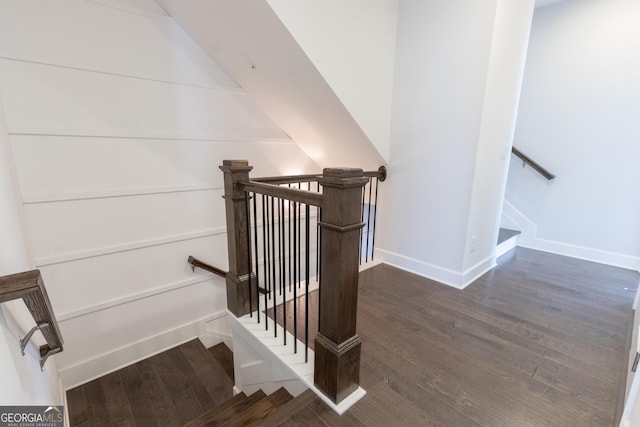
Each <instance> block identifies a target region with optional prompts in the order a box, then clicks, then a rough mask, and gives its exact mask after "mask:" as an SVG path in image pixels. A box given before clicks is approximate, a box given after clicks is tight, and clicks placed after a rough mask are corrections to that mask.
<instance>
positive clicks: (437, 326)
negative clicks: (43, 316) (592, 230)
mask: <svg viewBox="0 0 640 427" xmlns="http://www.w3.org/2000/svg"><path fill="white" fill-rule="evenodd" d="M638 280H639V275H638V273H636V272H632V271H628V270H622V269H618V268H613V267H608V266H604V265H600V264H595V263H590V262H585V261H579V260H575V259H571V258H565V257H560V256H555V255H551V254H546V253H542V252H536V251H532V250H527V249H521V248H517V249H515V250H514V251H512V252H510V253H508V254H506V255H504V256H503V257H501V258H500V259H499V262H498V266H497V267H496V268H495V269H494V270H493V271H491V272H489V273H487V274H485V275H484V276H482V277H481V278H480V279H478V280H477V281H476V282H475V283H473V284H472V285H470V286H468V287H467V288H466V289H465V290H462V291H460V290H456V289H453V288H451V287H447V286H444V285H441V284H438V283H436V282H433V281H430V280H427V279H424V278H422V277H419V276H416V275H413V274H410V273H407V272H404V271H401V270H398V269H395V268H393V267H390V266H387V265H379V266H376V267H373V268H371V269H369V270H366V271H364V272H362V273H360V291H359V308H358V332H359V334H360V336H361V338H362V361H361V370H360V383H361V385H362V387H363V388H364V389H365V390H366V391H367V394H366V395H365V397H364V398H363V399H361V400H360V401H359V402H358V403H356V404H355V405H354V406H353V407H352V408H351V409H350V410H349V411H347V412H346V413H345V414H344V415H342V416H338V415H337V414H336V413H334V412H333V411H332V410H331V409H329V408H328V407H327V406H326V405H324V404H323V403H322V401H321V400H320V399H319V398H317V397H314V396H309V395H308V394H307V395H306V396H305V398H304V400H302V401H295V400H294V401H291V402H290V404H289V405H290V406H287V408H295V410H293V409H291V414H290V415H289V416H287V413H286V410H287V409H281V410H280V411H279V412H278V415H277V418H276V419H272V420H271V421H269V422H266V423H265V424H264V425H282V426H385V427H387V426H399V425H406V426H452V427H472V426H487V427H500V426H503V427H514V426H539V427H549V426H559V427H581V426H597V427H605V426H614V425H616V424H615V421H614V419H615V417H616V413H617V411H618V410H619V405H620V401H621V396H620V394H621V390H623V389H624V384H623V381H624V376H625V375H626V374H625V372H626V364H625V360H626V352H627V348H626V347H627V346H628V342H627V336H628V334H629V330H630V322H631V314H632V311H631V304H632V302H633V298H634V293H633V292H629V291H626V290H625V288H632V289H635V288H636V287H637V284H638ZM309 306H310V309H309V315H310V317H311V318H312V321H311V325H312V326H313V325H317V308H316V307H317V299H316V298H315V295H312V296H311V297H310V298H309ZM300 307H304V304H301V305H300ZM301 311H302V310H301ZM300 314H301V315H302V314H303V313H300ZM289 316H291V313H289ZM278 317H279V318H280V319H282V315H281V314H279V316H278ZM292 324H293V323H292V317H289V320H288V326H289V327H291V325H292ZM303 331H304V328H299V336H303V334H304V332H303ZM314 337H315V331H314V330H311V331H310V342H311V343H312V342H313V338H314ZM205 353H206V351H205ZM205 359H206V358H204V356H203V354H202V350H201V349H197V348H196V346H193V345H192V346H187V348H183V346H181V347H178V348H176V349H172V350H169V351H167V352H165V353H162V354H160V355H157V356H154V357H152V358H150V359H147V360H145V361H143V362H140V363H138V364H135V365H132V366H129V367H127V368H124V369H122V370H120V371H118V372H115V373H112V374H109V375H107V376H105V377H103V378H100V379H98V380H95V381H92V382H90V383H88V384H85V385H84V386H81V387H78V388H76V389H73V390H70V391H69V392H68V404H69V409H70V418H71V425H72V426H75V425H83V426H88V425H101V424H104V425H139V426H147V425H149V426H151V425H181V424H184V423H185V422H186V421H188V420H189V419H190V417H193V416H194V414H197V413H198V411H202V410H204V407H205V406H207V405H210V404H212V402H214V403H216V404H217V403H219V402H222V401H224V400H225V399H228V398H229V397H230V396H231V386H232V384H231V382H230V381H229V382H228V383H225V386H224V387H221V388H219V389H218V388H211V387H210V386H207V384H208V383H207V381H206V378H208V377H209V378H213V377H215V376H226V374H225V372H228V371H229V368H230V367H229V362H228V361H227V362H224V363H223V364H222V365H227V366H226V367H222V366H221V365H220V366H219V367H215V366H214V367H211V366H210V364H209V363H204V360H205ZM227 360H228V356H227ZM231 368H232V366H231ZM176 369H178V370H177V371H176ZM208 387H209V388H208ZM622 392H623V391H622ZM149 404H151V406H149ZM283 411H284V412H283ZM92 416H95V417H97V418H91V417H92ZM88 419H92V420H95V419H97V420H99V421H98V422H88V421H87V420H88Z"/></svg>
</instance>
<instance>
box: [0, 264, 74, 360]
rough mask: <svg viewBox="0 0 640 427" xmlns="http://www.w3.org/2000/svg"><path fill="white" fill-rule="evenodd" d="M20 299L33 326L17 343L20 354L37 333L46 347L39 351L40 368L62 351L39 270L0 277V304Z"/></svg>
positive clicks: (60, 338)
mask: <svg viewBox="0 0 640 427" xmlns="http://www.w3.org/2000/svg"><path fill="white" fill-rule="evenodd" d="M20 298H21V299H22V300H23V301H24V303H25V305H26V306H27V309H28V310H29V312H30V313H31V316H32V317H33V320H34V321H35V322H36V325H35V326H34V327H33V328H32V329H31V331H29V332H28V333H27V334H26V335H25V337H24V338H22V340H21V341H20V345H21V349H22V353H23V354H24V349H25V347H26V345H27V343H28V342H29V340H30V339H31V336H32V335H33V333H34V332H35V331H36V330H40V332H41V333H42V336H43V337H44V339H45V341H46V344H44V345H42V346H41V347H40V368H41V369H42V368H43V367H44V364H45V363H46V361H47V358H49V356H51V355H53V354H56V353H60V352H61V351H62V348H63V346H62V345H63V340H62V334H61V333H60V328H59V327H58V322H57V321H56V318H55V316H54V314H53V308H52V307H51V301H50V300H49V296H48V295H47V290H46V288H45V286H44V281H43V279H42V275H41V274H40V270H31V271H26V272H24V273H17V274H11V275H8V276H2V277H0V303H3V302H7V301H12V300H16V299H20Z"/></svg>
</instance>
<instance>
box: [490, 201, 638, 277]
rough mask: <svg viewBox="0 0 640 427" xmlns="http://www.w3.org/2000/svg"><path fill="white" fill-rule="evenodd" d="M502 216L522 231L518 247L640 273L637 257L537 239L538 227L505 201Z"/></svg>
mask: <svg viewBox="0 0 640 427" xmlns="http://www.w3.org/2000/svg"><path fill="white" fill-rule="evenodd" d="M502 214H503V216H504V217H506V218H507V219H508V220H509V221H511V222H514V223H516V224H517V225H518V227H519V228H520V229H521V230H522V234H521V235H520V236H519V238H518V246H521V247H523V248H529V249H535V250H538V251H543V252H549V253H553V254H556V255H563V256H568V257H571V258H577V259H582V260H585V261H592V262H597V263H600V264H607V265H611V266H613V267H620V268H626V269H629V270H637V271H640V257H637V256H632V255H626V254H621V253H616V252H610V251H604V250H601V249H596V248H589V247H586V246H579V245H573V244H570V243H564V242H558V241H554V240H547V239H541V238H539V237H538V235H537V234H538V227H537V226H536V225H535V224H534V223H533V222H532V221H531V220H530V219H529V218H528V217H527V216H526V215H524V214H523V213H522V212H520V211H519V210H518V209H517V208H516V207H515V206H513V205H512V204H511V203H509V202H508V201H507V200H505V201H504V208H503V211H502Z"/></svg>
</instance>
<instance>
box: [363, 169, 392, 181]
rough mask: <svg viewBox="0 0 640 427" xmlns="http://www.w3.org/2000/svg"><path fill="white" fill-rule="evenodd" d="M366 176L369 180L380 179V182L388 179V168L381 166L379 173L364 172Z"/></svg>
mask: <svg viewBox="0 0 640 427" xmlns="http://www.w3.org/2000/svg"><path fill="white" fill-rule="evenodd" d="M364 176H365V177H367V178H378V179H379V180H380V181H384V180H385V179H387V168H386V167H385V166H380V167H379V168H378V170H377V171H368V172H367V171H364Z"/></svg>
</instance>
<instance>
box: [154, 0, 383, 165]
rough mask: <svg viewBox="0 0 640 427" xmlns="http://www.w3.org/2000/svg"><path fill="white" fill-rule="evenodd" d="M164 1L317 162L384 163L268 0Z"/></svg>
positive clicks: (203, 45) (329, 163) (196, 37)
mask: <svg viewBox="0 0 640 427" xmlns="http://www.w3.org/2000/svg"><path fill="white" fill-rule="evenodd" d="M158 3H159V4H160V5H162V6H163V7H164V8H165V10H167V11H168V12H169V14H170V15H171V16H173V17H174V18H175V19H176V21H177V22H179V23H180V25H182V27H183V28H184V29H185V31H187V32H188V33H189V34H190V35H191V37H193V39H194V40H196V41H197V42H198V43H199V44H200V45H201V46H202V48H203V49H204V50H205V51H206V52H207V53H208V54H209V55H210V56H211V57H212V58H214V60H215V61H216V62H218V63H219V64H220V66H221V67H223V69H224V70H225V71H227V72H228V73H229V75H231V76H232V77H233V78H234V80H235V81H237V82H238V83H239V84H240V86H242V87H243V88H244V89H245V90H246V91H247V93H249V94H250V95H251V97H252V99H254V100H255V101H256V103H257V104H258V105H259V106H260V107H261V108H262V109H263V110H264V111H265V112H266V113H267V114H268V115H269V117H270V118H272V119H273V120H274V121H275V122H276V123H277V124H278V125H279V126H280V127H281V128H282V129H283V130H284V131H286V132H287V134H288V135H290V136H291V137H292V138H293V139H295V140H296V143H297V144H298V146H299V147H300V148H301V149H302V150H303V151H304V152H305V153H306V154H307V155H308V156H309V157H310V158H311V159H313V161H314V162H316V163H317V164H318V165H320V166H321V167H340V166H352V167H356V166H357V167H362V168H364V169H366V170H375V169H377V168H378V167H379V166H380V165H381V164H382V163H383V162H384V159H383V158H382V156H381V155H380V153H379V152H378V150H377V149H376V146H375V145H373V143H372V142H371V140H370V139H369V138H368V137H367V135H366V134H365V132H364V131H363V129H362V128H361V127H360V126H359V124H358V122H357V121H356V120H355V119H354V117H353V116H352V115H351V113H350V112H349V110H347V108H346V106H345V104H344V103H343V102H342V101H341V100H340V98H338V96H336V93H334V91H333V90H332V88H331V86H330V85H329V84H328V83H327V81H326V80H325V79H324V78H323V76H322V74H321V73H320V72H319V71H318V69H317V68H316V66H315V65H314V64H313V62H312V61H311V59H309V57H308V56H307V54H306V52H305V51H304V50H303V49H302V48H301V47H300V45H299V44H298V42H297V41H296V40H295V39H294V37H293V36H292V35H291V33H290V32H289V31H288V30H287V28H286V27H285V25H283V23H282V21H281V20H280V18H279V17H278V15H276V13H275V12H274V10H273V9H272V8H271V6H270V5H269V3H268V2H267V0H219V1H209V0H158ZM381 108H383V107H381Z"/></svg>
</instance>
